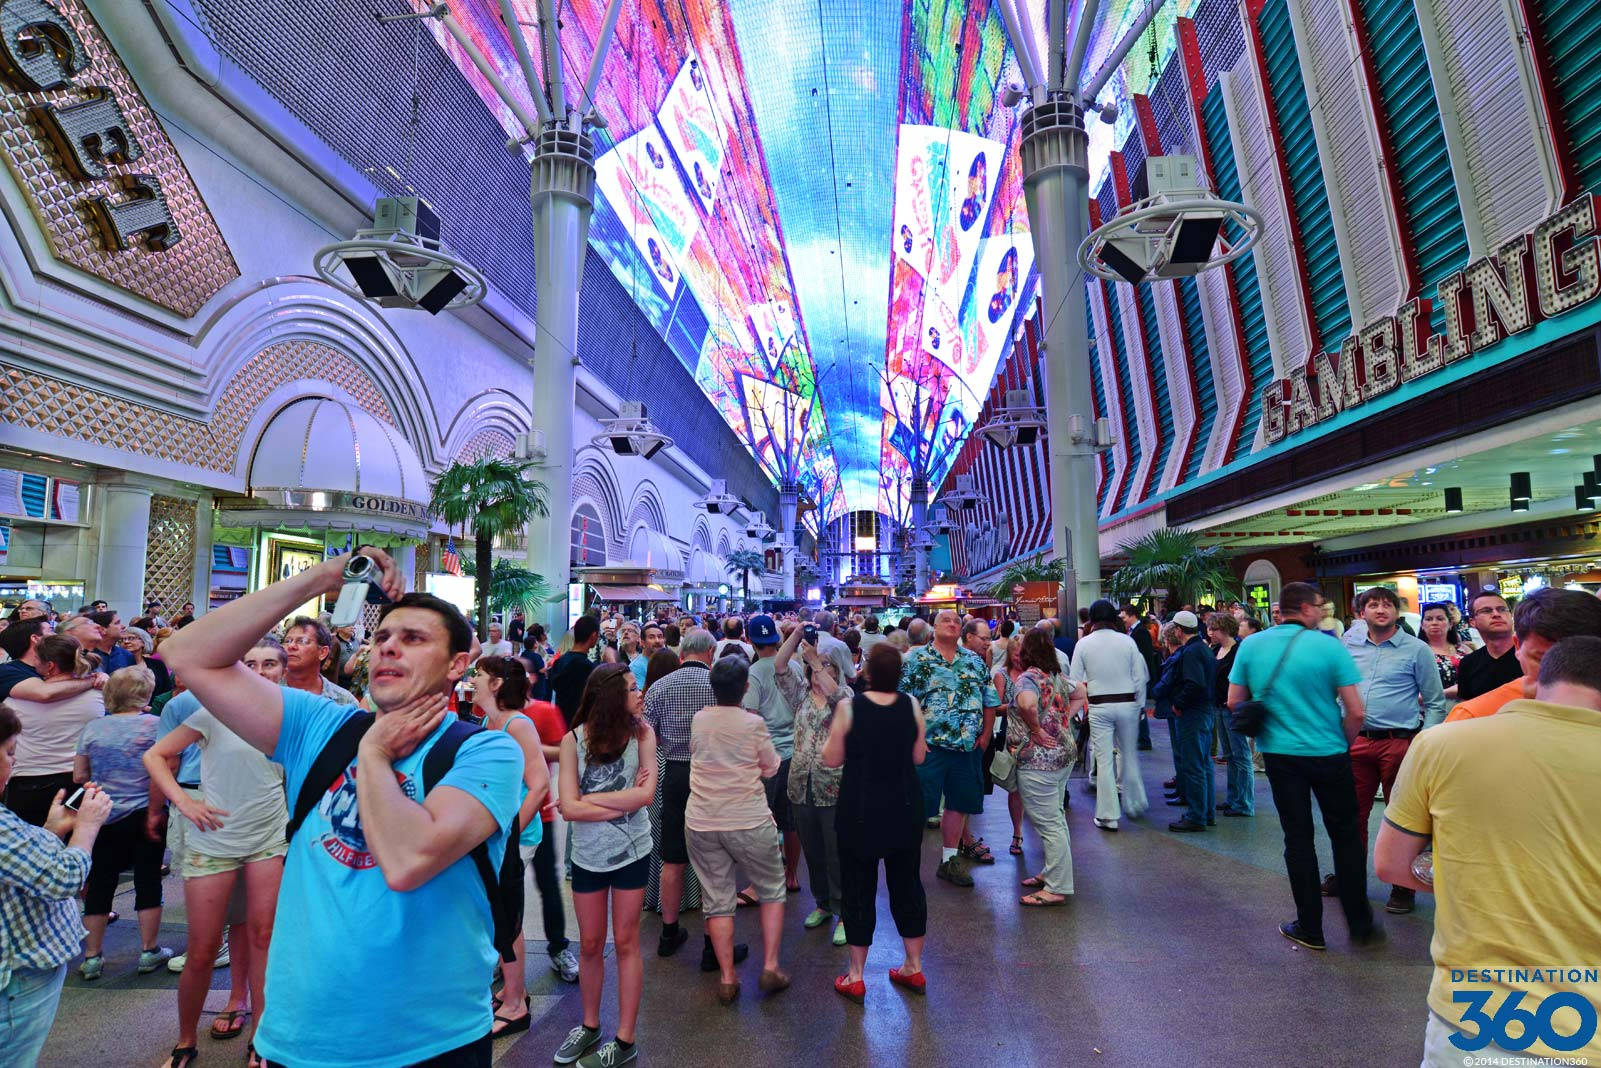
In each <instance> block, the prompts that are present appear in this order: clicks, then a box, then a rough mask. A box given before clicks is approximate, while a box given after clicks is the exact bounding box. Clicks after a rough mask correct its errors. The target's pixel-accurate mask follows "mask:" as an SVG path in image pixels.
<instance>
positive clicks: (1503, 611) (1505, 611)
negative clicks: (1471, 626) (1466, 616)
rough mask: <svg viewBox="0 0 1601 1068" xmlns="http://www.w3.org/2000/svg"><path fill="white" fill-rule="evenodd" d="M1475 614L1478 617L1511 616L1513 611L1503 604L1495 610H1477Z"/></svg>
mask: <svg viewBox="0 0 1601 1068" xmlns="http://www.w3.org/2000/svg"><path fill="white" fill-rule="evenodd" d="M1473 614H1474V615H1476V616H1509V615H1511V614H1512V609H1510V608H1508V607H1507V606H1506V605H1504V604H1502V605H1496V606H1494V607H1493V608H1475V609H1474V610H1473Z"/></svg>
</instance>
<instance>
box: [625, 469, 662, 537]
mask: <svg viewBox="0 0 1601 1068" xmlns="http://www.w3.org/2000/svg"><path fill="white" fill-rule="evenodd" d="M640 523H643V524H644V525H645V526H648V527H650V529H652V530H654V531H655V532H656V533H658V534H665V533H667V512H666V509H664V508H663V507H662V498H661V494H660V492H658V491H657V489H656V485H655V483H653V482H651V481H650V480H649V479H644V480H642V481H641V482H640V483H639V485H638V486H635V487H634V509H633V511H631V512H629V513H628V529H629V530H630V531H632V530H633V529H634V527H635V526H637V525H638V524H640Z"/></svg>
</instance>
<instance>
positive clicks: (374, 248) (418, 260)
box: [312, 197, 487, 315]
mask: <svg viewBox="0 0 1601 1068" xmlns="http://www.w3.org/2000/svg"><path fill="white" fill-rule="evenodd" d="M312 264H313V266H315V267H316V269H317V275H318V277H320V278H321V279H322V280H323V281H324V282H327V283H328V284H329V285H331V286H333V287H334V288H335V289H338V290H340V291H341V292H343V293H346V294H348V295H349V296H351V297H354V298H355V299H357V300H367V301H371V302H373V303H374V304H376V305H378V306H379V307H380V308H421V309H422V310H423V311H425V312H427V313H428V314H430V315H438V314H439V313H440V312H442V311H444V310H445V309H446V308H467V307H471V306H472V305H474V304H477V303H478V302H479V301H481V300H483V299H484V294H485V292H486V291H487V287H486V286H485V283H484V276H483V272H481V271H479V270H478V268H476V267H474V266H473V265H472V264H470V263H468V262H467V261H466V260H464V259H462V258H461V257H459V256H457V255H456V254H455V253H453V252H451V251H450V249H449V247H447V246H446V245H445V243H444V242H443V241H441V240H439V216H437V215H435V214H434V212H433V209H432V208H430V207H429V206H428V204H427V202H426V201H424V200H423V199H422V198H421V197H384V198H382V199H380V200H379V201H378V204H377V206H376V207H375V208H374V210H373V223H372V226H371V227H369V228H368V229H365V230H357V231H356V236H355V237H353V238H351V239H350V240H349V241H336V242H334V243H333V244H331V245H324V246H323V247H322V248H320V249H318V250H317V253H316V255H315V256H314V257H313V259H312ZM341 267H342V268H344V271H343V272H342V273H341V271H340V268H341Z"/></svg>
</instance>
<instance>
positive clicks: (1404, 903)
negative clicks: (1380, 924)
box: [1384, 886, 1417, 916]
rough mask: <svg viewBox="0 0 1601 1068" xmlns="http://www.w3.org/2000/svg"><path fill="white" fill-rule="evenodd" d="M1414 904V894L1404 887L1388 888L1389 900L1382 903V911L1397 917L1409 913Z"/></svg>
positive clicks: (1415, 899)
mask: <svg viewBox="0 0 1601 1068" xmlns="http://www.w3.org/2000/svg"><path fill="white" fill-rule="evenodd" d="M1416 903H1417V894H1416V893H1414V892H1413V891H1411V890H1409V889H1407V888H1406V887H1404V886H1392V887H1390V900H1388V901H1386V902H1385V903H1384V911H1385V912H1393V913H1395V914H1396V915H1397V916H1401V915H1405V914H1406V913H1408V912H1411V911H1412V907H1413V906H1414V905H1415V904H1416Z"/></svg>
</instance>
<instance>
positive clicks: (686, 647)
mask: <svg viewBox="0 0 1601 1068" xmlns="http://www.w3.org/2000/svg"><path fill="white" fill-rule="evenodd" d="M716 645H717V642H716V640H714V639H713V638H712V632H711V631H709V630H707V629H705V628H704V627H691V628H689V630H688V631H686V632H685V633H684V640H683V642H682V643H681V644H680V645H679V646H678V658H679V659H680V660H698V661H700V662H701V663H702V664H710V663H711V662H712V649H714V648H715V647H716Z"/></svg>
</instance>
